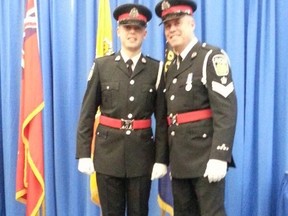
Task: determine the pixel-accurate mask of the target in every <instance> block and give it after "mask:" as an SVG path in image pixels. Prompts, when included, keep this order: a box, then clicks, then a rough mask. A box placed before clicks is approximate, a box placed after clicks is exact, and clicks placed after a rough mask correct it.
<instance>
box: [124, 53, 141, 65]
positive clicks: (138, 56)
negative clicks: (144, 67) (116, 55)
mask: <svg viewBox="0 0 288 216" xmlns="http://www.w3.org/2000/svg"><path fill="white" fill-rule="evenodd" d="M120 53H121V56H122V58H123V60H124V62H127V61H128V60H129V59H131V60H132V61H133V65H132V67H135V65H136V64H137V62H138V60H139V58H140V56H141V52H139V53H138V54H137V55H135V56H133V57H132V58H129V57H128V56H127V55H125V53H124V52H123V51H122V50H120Z"/></svg>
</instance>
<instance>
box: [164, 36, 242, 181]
mask: <svg viewBox="0 0 288 216" xmlns="http://www.w3.org/2000/svg"><path fill="white" fill-rule="evenodd" d="M165 92H166V93H165V97H166V100H167V115H175V114H178V113H185V112H191V111H196V110H203V109H209V108H210V109H211V110H212V115H213V117H212V118H210V119H205V120H200V121H196V122H189V123H185V124H181V125H171V126H170V127H169V129H168V135H169V138H168V139H169V148H170V149H169V152H170V165H171V173H172V176H173V177H175V178H195V177H200V176H203V174H204V172H205V169H206V165H207V162H208V160H209V159H219V160H223V161H227V162H228V163H229V165H234V164H233V159H232V153H231V152H232V145H233V138H234V133H235V125H236V108H237V104H236V95H235V90H234V85H233V81H232V76H231V71H230V66H229V60H228V57H227V56H226V55H225V53H224V52H223V51H222V50H220V49H218V48H216V47H212V46H208V45H206V44H201V43H199V42H198V43H197V44H196V45H194V46H193V48H192V49H191V50H190V52H189V53H188V55H187V56H186V57H185V59H184V60H183V61H182V62H181V65H180V68H179V69H178V70H177V68H176V63H175V62H174V64H172V65H171V66H170V68H169V69H168V71H167V81H166V87H165Z"/></svg>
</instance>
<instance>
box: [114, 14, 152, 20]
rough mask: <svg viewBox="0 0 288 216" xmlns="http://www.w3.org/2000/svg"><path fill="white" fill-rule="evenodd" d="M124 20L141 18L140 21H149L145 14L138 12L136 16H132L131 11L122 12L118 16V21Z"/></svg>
mask: <svg viewBox="0 0 288 216" xmlns="http://www.w3.org/2000/svg"><path fill="white" fill-rule="evenodd" d="M122 20H139V21H144V22H147V19H146V17H145V16H143V15H142V14H137V15H136V16H131V14H130V13H125V14H121V15H120V16H119V17H118V21H119V22H120V21H122Z"/></svg>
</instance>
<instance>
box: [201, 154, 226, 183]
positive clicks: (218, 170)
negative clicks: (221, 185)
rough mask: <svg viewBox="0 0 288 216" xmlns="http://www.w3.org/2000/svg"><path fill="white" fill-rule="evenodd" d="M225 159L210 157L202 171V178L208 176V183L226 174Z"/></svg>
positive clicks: (218, 179) (216, 180)
mask: <svg viewBox="0 0 288 216" xmlns="http://www.w3.org/2000/svg"><path fill="white" fill-rule="evenodd" d="M226 173H227V161H222V160H216V159H210V160H209V161H208V163H207V167H206V170H205V173H204V178H206V177H208V181H209V183H211V182H218V181H220V180H221V179H223V178H224V177H225V176H226Z"/></svg>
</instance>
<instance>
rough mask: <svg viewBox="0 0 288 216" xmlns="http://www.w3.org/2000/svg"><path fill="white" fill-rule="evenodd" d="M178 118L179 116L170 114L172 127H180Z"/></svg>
mask: <svg viewBox="0 0 288 216" xmlns="http://www.w3.org/2000/svg"><path fill="white" fill-rule="evenodd" d="M177 116H178V114H175V115H173V114H172V113H171V114H170V116H169V118H170V120H171V125H178V123H177Z"/></svg>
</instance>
